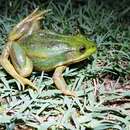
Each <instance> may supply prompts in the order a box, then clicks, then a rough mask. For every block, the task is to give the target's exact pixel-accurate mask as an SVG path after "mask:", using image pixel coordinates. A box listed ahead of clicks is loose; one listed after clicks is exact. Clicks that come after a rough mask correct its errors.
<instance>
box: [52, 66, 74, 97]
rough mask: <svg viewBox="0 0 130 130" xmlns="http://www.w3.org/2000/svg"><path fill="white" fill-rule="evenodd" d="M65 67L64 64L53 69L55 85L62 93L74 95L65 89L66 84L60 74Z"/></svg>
mask: <svg viewBox="0 0 130 130" xmlns="http://www.w3.org/2000/svg"><path fill="white" fill-rule="evenodd" d="M65 68H66V67H65V66H60V67H57V68H56V69H55V72H54V74H53V80H54V83H55V84H56V87H57V88H58V89H60V90H61V91H62V93H63V94H65V95H71V96H76V94H75V92H73V91H69V90H67V89H66V87H67V84H66V82H65V80H64V78H63V76H62V72H63V71H64V70H65Z"/></svg>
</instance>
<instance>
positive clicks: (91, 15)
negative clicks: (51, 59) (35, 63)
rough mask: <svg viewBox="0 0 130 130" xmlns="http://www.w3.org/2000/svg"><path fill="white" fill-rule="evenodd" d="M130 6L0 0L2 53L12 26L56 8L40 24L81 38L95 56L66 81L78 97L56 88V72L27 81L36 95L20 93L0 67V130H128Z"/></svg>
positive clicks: (82, 0)
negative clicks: (93, 49) (93, 46)
mask: <svg viewBox="0 0 130 130" xmlns="http://www.w3.org/2000/svg"><path fill="white" fill-rule="evenodd" d="M129 5H130V2H128V1H127V2H126V1H125V0H124V1H122V2H119V1H118V0H115V1H112V0H109V1H101V0H100V1H98V2H96V0H75V1H71V0H64V1H62V2H61V1H60V0H53V1H52V0H48V1H40V0H37V1H35V0H28V1H26V0H25V1H24V0H23V1H18V0H6V1H5V0H1V3H0V34H1V35H0V46H1V48H0V51H1V52H2V49H3V48H4V45H5V43H6V41H7V35H8V33H9V32H10V31H11V29H12V27H13V26H14V25H15V24H16V23H18V22H19V21H20V20H21V19H23V18H24V17H25V16H27V15H28V14H29V13H30V12H32V11H33V10H34V9H35V8H36V7H39V9H40V10H43V9H52V12H51V13H50V14H49V15H48V16H46V19H45V20H44V21H43V22H42V23H41V25H42V26H43V28H44V29H49V30H51V31H54V32H56V33H61V34H67V35H76V34H78V33H81V34H83V35H84V36H86V37H87V38H90V39H91V40H93V41H95V42H96V44H97V52H96V53H95V54H94V55H93V56H92V57H90V58H89V59H86V60H85V61H83V62H82V63H78V64H75V65H71V66H69V67H68V68H67V69H66V70H65V72H64V77H65V79H66V81H67V84H68V89H71V90H75V91H76V92H77V93H78V98H73V97H69V96H64V95H62V94H61V93H60V91H59V90H57V89H56V88H55V87H54V84H53V81H52V73H45V72H33V73H32V74H31V76H30V77H29V79H30V80H32V81H33V82H34V83H35V84H36V85H37V86H38V89H39V90H38V92H34V91H33V90H31V89H26V90H21V86H20V84H19V82H17V81H16V80H15V79H13V78H12V77H11V76H10V75H9V74H7V73H6V71H5V70H4V69H3V68H2V67H1V68H0V88H1V89H0V105H1V106H0V113H1V114H0V124H1V130H2V129H3V130H4V129H9V130H14V129H16V130H29V129H30V130H33V129H38V130H46V129H52V130H55V129H60V130H79V129H81V130H85V129H87V128H89V129H94V130H106V129H109V130H110V129H114V130H130V81H129V80H130V74H129V73H130V47H129V46H130V21H129V18H130V8H129V7H130V6H129Z"/></svg>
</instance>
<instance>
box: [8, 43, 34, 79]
mask: <svg viewBox="0 0 130 130" xmlns="http://www.w3.org/2000/svg"><path fill="white" fill-rule="evenodd" d="M10 57H11V61H12V64H13V66H14V68H15V70H16V71H17V72H18V73H19V74H20V75H21V76H22V77H27V76H29V75H30V74H31V72H32V69H33V64H32V61H31V60H30V59H29V58H28V57H27V56H26V54H25V52H24V50H23V49H22V48H21V46H20V45H19V44H18V43H13V44H12V46H11V49H10Z"/></svg>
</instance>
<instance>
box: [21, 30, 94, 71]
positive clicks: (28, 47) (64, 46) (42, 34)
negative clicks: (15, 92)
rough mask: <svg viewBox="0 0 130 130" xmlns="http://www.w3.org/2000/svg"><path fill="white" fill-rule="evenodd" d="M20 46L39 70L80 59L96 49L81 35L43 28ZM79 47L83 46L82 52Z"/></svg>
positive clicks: (50, 68) (47, 69) (92, 43)
mask: <svg viewBox="0 0 130 130" xmlns="http://www.w3.org/2000/svg"><path fill="white" fill-rule="evenodd" d="M20 46H21V47H22V48H23V49H24V51H25V53H26V55H27V56H28V57H29V58H30V59H31V60H32V62H33V66H34V68H35V69H36V70H39V71H41V70H44V71H50V70H52V69H54V68H56V67H57V66H61V65H69V64H72V63H76V62H79V61H82V60H84V59H86V58H88V57H89V56H91V55H92V54H93V53H94V52H95V51H96V44H95V43H94V42H92V41H90V40H88V39H86V38H85V37H84V36H82V35H76V36H65V35H59V34H56V33H52V32H50V31H45V30H42V31H39V32H36V33H32V34H31V35H30V36H28V37H26V38H25V39H24V40H22V41H21V42H20ZM81 47H85V50H83V52H80V48H81Z"/></svg>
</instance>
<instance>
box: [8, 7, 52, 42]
mask: <svg viewBox="0 0 130 130" xmlns="http://www.w3.org/2000/svg"><path fill="white" fill-rule="evenodd" d="M49 11H50V10H49V9H48V10H44V11H39V10H38V8H37V9H35V10H34V11H33V12H32V13H31V14H30V15H29V16H27V17H26V18H25V19H23V20H22V21H21V22H20V23H18V24H17V25H16V26H15V27H14V28H13V30H12V31H11V33H10V34H9V41H16V40H20V39H21V38H24V37H26V36H28V35H30V34H31V33H32V32H36V31H38V30H39V29H40V25H39V21H40V20H41V19H42V18H44V16H45V15H46V14H47V13H48V12H49Z"/></svg>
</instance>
